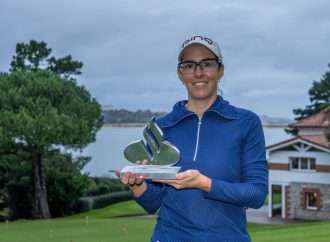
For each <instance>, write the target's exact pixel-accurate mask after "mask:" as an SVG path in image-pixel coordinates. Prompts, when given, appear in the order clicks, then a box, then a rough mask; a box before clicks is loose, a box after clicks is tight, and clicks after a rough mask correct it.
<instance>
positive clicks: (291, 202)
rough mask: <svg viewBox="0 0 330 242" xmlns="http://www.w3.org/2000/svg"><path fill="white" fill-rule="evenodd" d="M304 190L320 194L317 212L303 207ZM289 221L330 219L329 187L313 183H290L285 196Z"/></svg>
mask: <svg viewBox="0 0 330 242" xmlns="http://www.w3.org/2000/svg"><path fill="white" fill-rule="evenodd" d="M306 189H307V190H308V189H311V190H317V191H319V194H320V207H319V209H317V210H310V209H306V208H305V207H304V206H303V203H304V195H303V191H304V190H305V191H306ZM287 196H288V197H287V199H288V200H287V201H288V204H287V205H288V206H287V208H288V211H287V215H288V218H290V219H306V220H328V219H330V185H326V184H315V183H291V184H290V187H289V189H288V195H287Z"/></svg>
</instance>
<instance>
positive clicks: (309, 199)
mask: <svg viewBox="0 0 330 242" xmlns="http://www.w3.org/2000/svg"><path fill="white" fill-rule="evenodd" d="M305 199H306V201H305V204H306V209H312V210H316V209H318V205H317V203H318V194H317V192H306V193H305Z"/></svg>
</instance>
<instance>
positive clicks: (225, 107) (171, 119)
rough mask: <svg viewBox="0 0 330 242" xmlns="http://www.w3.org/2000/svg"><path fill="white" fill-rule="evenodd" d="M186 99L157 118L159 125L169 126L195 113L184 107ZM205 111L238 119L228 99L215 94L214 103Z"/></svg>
mask: <svg viewBox="0 0 330 242" xmlns="http://www.w3.org/2000/svg"><path fill="white" fill-rule="evenodd" d="M186 103H187V100H182V101H179V102H177V103H176V104H175V105H174V107H173V110H172V112H170V113H169V114H168V115H166V116H164V117H163V118H160V119H159V124H160V126H163V127H170V126H174V125H176V124H177V123H178V122H180V121H181V120H183V119H184V118H186V117H188V116H191V115H195V113H193V112H191V111H189V110H188V109H187V108H186ZM206 112H214V113H216V114H217V115H218V116H220V117H222V118H225V119H229V120H231V119H239V114H238V110H237V109H236V108H235V107H234V106H232V105H230V104H229V102H228V101H226V100H224V99H223V98H222V97H221V96H219V95H218V96H217V98H216V100H215V101H214V103H213V104H212V105H211V106H210V107H209V109H208V110H206Z"/></svg>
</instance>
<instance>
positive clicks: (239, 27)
mask: <svg viewBox="0 0 330 242" xmlns="http://www.w3.org/2000/svg"><path fill="white" fill-rule="evenodd" d="M329 9H330V1H328V0H314V1H310V0H291V1H280V0H277V1H275V0H269V1H262V0H249V1H246V0H238V1H235V0H222V1H219V0H203V1H201V0H199V1H195V0H180V1H173V0H149V1H147V0H138V1H137V0H136V1H133V0H131V1H124V0H117V1H114V0H94V1H87V0H75V1H74V0H71V1H68V0H67V1H64V0H48V1H44V0H28V1H24V0H21V1H18V0H1V2H0V20H1V21H0V28H1V33H2V36H1V38H0V54H1V58H0V70H1V71H7V70H8V68H9V63H10V60H11V57H12V55H13V54H14V50H15V44H16V43H17V42H27V41H29V40H30V39H36V40H44V41H46V42H47V43H48V45H49V47H51V48H52V49H53V54H55V55H56V56H63V55H66V54H72V55H73V57H74V58H75V59H78V60H81V61H83V62H84V68H83V75H82V76H81V77H79V82H80V83H82V84H83V85H85V86H86V87H87V88H88V89H89V90H90V91H91V93H92V95H93V96H95V97H96V98H97V99H98V100H99V102H100V103H101V104H103V105H108V104H111V105H113V106H114V107H115V108H128V109H145V108H150V109H152V110H155V111H168V110H170V109H171V107H172V105H173V103H175V102H176V101H177V100H180V99H184V98H185V96H186V93H185V89H184V87H183V86H182V85H181V83H180V81H179V80H178V79H177V77H176V64H177V52H178V48H179V45H180V44H181V42H182V41H183V40H185V39H186V38H187V37H190V36H191V35H193V34H202V35H207V36H209V37H211V38H213V39H215V40H217V41H218V42H219V44H220V46H221V48H222V51H223V55H224V63H225V76H224V79H223V80H222V82H221V89H222V90H223V95H224V97H225V99H227V100H229V101H230V102H231V103H232V104H234V105H237V106H241V107H245V108H248V109H251V110H253V111H255V112H257V113H258V114H267V115H271V116H282V117H292V109H293V108H297V107H303V106H305V105H306V104H308V94H307V91H308V89H309V88H310V87H311V85H312V81H313V80H319V79H320V78H321V76H322V75H323V74H324V73H325V71H326V70H327V64H328V63H329V62H330V48H329V43H330V15H329V14H328V10H329Z"/></svg>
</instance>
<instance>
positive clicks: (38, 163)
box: [0, 41, 102, 218]
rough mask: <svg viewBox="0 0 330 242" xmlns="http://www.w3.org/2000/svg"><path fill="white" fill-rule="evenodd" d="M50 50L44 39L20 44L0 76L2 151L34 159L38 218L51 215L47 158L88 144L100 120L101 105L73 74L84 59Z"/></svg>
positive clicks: (77, 72) (35, 211) (36, 215)
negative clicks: (80, 59) (56, 53)
mask: <svg viewBox="0 0 330 242" xmlns="http://www.w3.org/2000/svg"><path fill="white" fill-rule="evenodd" d="M50 54H51V49H50V48H47V44H46V43H45V42H37V41H30V43H29V44H24V43H18V44H17V46H16V55H15V56H14V57H13V61H12V62H11V69H10V72H9V73H2V74H1V75H0V147H1V148H2V151H0V155H1V152H2V153H5V154H10V153H13V154H16V153H17V152H18V151H20V152H22V151H24V152H25V153H26V154H27V160H29V161H31V162H32V168H33V169H32V170H33V184H34V187H33V191H34V196H33V201H34V202H33V216H34V217H36V218H48V217H50V212H49V206H48V200H47V190H46V182H45V173H44V158H45V157H46V156H47V154H49V153H51V152H52V151H54V150H57V149H58V148H59V147H61V148H65V149H82V148H84V147H85V146H86V145H87V144H89V143H91V142H93V141H95V136H96V133H97V131H98V130H99V129H100V127H101V125H102V119H101V107H100V105H99V104H98V102H97V101H96V100H95V99H94V98H92V97H91V95H90V93H89V92H88V91H87V90H86V89H85V88H84V87H83V86H78V85H77V84H76V81H75V79H74V78H73V75H76V74H80V73H81V72H80V68H81V67H82V63H81V62H78V61H74V60H72V58H71V56H66V57H64V58H60V59H56V58H55V57H49V56H50Z"/></svg>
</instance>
